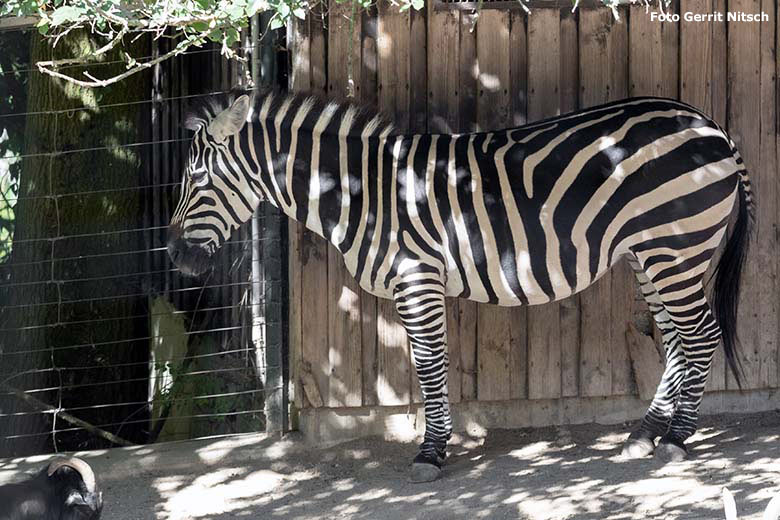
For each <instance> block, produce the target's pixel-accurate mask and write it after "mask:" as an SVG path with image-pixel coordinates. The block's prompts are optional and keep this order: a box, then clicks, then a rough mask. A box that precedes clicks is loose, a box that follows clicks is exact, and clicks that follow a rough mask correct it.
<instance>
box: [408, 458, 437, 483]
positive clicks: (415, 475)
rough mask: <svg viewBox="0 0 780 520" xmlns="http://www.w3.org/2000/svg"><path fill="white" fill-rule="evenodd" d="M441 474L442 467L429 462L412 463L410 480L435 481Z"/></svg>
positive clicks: (415, 481) (416, 481)
mask: <svg viewBox="0 0 780 520" xmlns="http://www.w3.org/2000/svg"><path fill="white" fill-rule="evenodd" d="M440 475H441V468H440V467H438V466H436V465H435V464H429V463H427V462H414V463H412V473H411V477H410V478H409V480H410V481H411V482H414V483H419V482H433V481H434V480H436V479H437V478H439V476H440Z"/></svg>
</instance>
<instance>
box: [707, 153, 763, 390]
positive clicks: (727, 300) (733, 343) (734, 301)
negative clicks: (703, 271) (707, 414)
mask: <svg viewBox="0 0 780 520" xmlns="http://www.w3.org/2000/svg"><path fill="white" fill-rule="evenodd" d="M734 151H735V158H736V159H737V163H738V164H739V165H740V171H739V172H738V174H739V182H738V183H737V184H738V197H739V200H738V202H737V203H738V206H739V210H738V213H737V221H736V222H735V223H734V227H733V229H732V231H731V236H730V237H729V239H728V242H726V247H725V249H724V250H723V255H721V257H720V261H719V262H718V266H717V268H716V269H715V287H714V289H713V304H714V305H713V307H714V309H715V315H716V318H717V320H718V325H719V326H720V330H721V333H722V338H723V350H724V352H725V354H726V361H727V362H728V365H729V368H730V369H731V372H732V373H733V374H734V378H735V379H736V380H737V385H739V388H740V389H741V388H742V378H743V375H744V374H743V370H742V363H741V362H740V360H739V357H738V355H737V345H738V339H737V307H738V305H739V287H740V282H741V278H742V271H743V268H744V266H745V260H746V259H747V253H748V248H749V244H750V235H751V233H752V230H753V224H754V220H755V204H754V202H753V196H752V193H751V190H750V179H749V178H748V174H747V170H746V169H745V167H744V163H743V162H742V159H741V158H740V157H739V153H738V152H736V149H735V150H734Z"/></svg>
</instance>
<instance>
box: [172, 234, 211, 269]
mask: <svg viewBox="0 0 780 520" xmlns="http://www.w3.org/2000/svg"><path fill="white" fill-rule="evenodd" d="M168 256H170V257H171V261H172V262H173V264H174V265H175V266H176V268H177V269H178V270H179V271H180V272H181V273H182V274H184V275H186V276H199V275H201V274H203V273H204V272H206V271H207V270H208V269H209V267H210V265H211V254H210V253H209V252H208V251H207V250H206V249H204V248H203V247H201V246H198V245H193V244H191V243H190V242H188V241H187V240H186V239H184V238H183V237H182V231H181V228H180V227H179V226H170V227H169V228H168Z"/></svg>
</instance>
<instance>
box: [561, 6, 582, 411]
mask: <svg viewBox="0 0 780 520" xmlns="http://www.w3.org/2000/svg"><path fill="white" fill-rule="evenodd" d="M560 16H561V22H560V23H561V47H560V49H561V50H560V55H561V75H560V81H561V93H560V99H561V112H563V113H566V112H572V111H574V110H576V109H577V107H578V106H579V92H578V89H579V38H578V34H577V33H578V28H577V18H576V17H575V15H574V14H573V13H572V12H571V10H570V9H568V8H563V9H561V11H560ZM559 312H560V320H561V321H560V329H561V395H562V396H564V397H574V396H577V395H579V373H580V296H579V295H578V294H575V295H574V296H572V297H570V298H566V299H565V300H563V301H561V302H560V310H559Z"/></svg>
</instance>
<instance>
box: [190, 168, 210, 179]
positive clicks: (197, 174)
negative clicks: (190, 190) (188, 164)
mask: <svg viewBox="0 0 780 520" xmlns="http://www.w3.org/2000/svg"><path fill="white" fill-rule="evenodd" d="M205 176H206V168H199V169H197V170H192V171H191V172H190V178H192V180H193V181H196V182H197V181H200V180H202V179H203V178H204V177H205Z"/></svg>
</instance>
